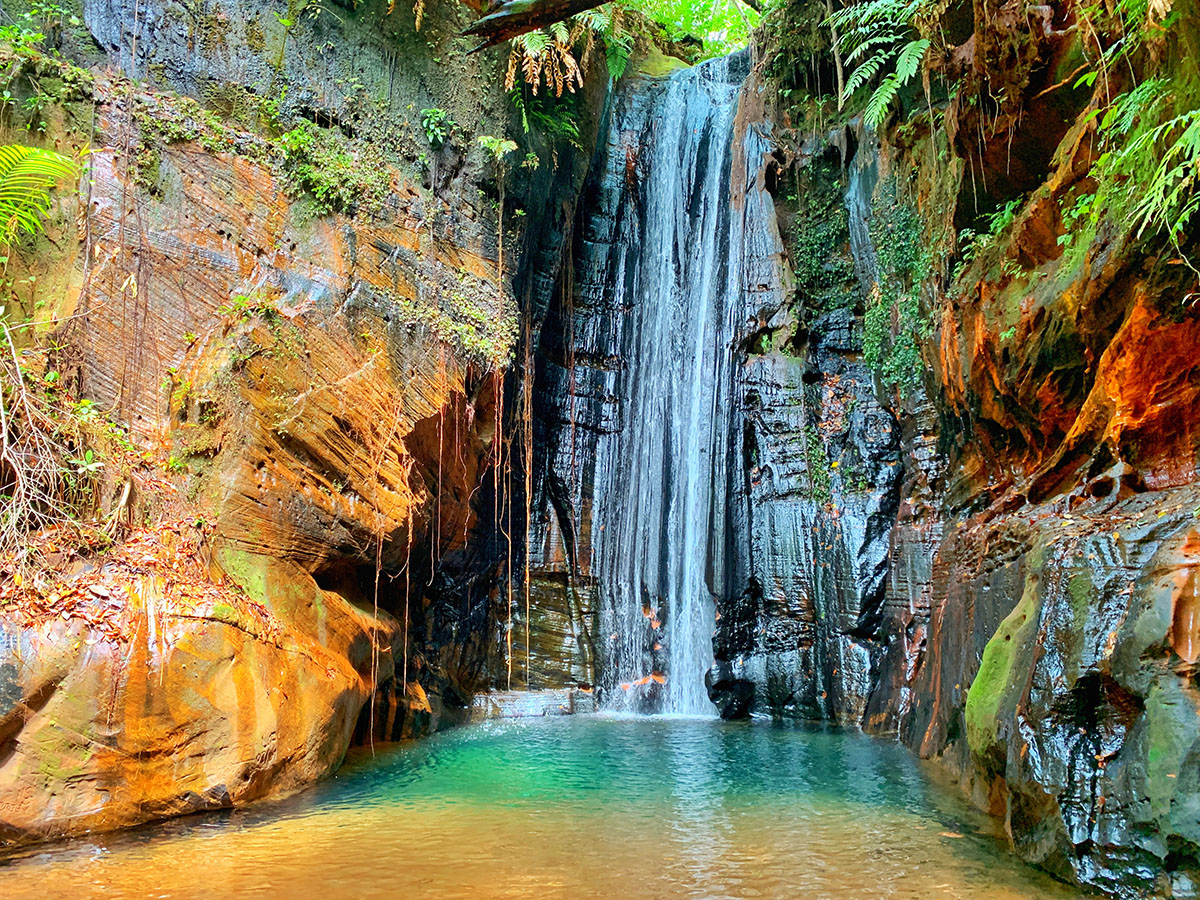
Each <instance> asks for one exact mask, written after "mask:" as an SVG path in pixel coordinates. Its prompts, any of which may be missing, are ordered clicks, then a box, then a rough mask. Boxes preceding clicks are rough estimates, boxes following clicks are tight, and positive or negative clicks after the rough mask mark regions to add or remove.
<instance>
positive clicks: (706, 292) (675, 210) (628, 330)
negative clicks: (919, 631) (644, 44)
mask: <svg viewBox="0 0 1200 900" xmlns="http://www.w3.org/2000/svg"><path fill="white" fill-rule="evenodd" d="M746 74H747V63H746V57H745V56H744V55H737V56H734V57H728V58H725V59H719V60H713V61H711V62H708V63H705V64H703V65H701V66H697V67H695V68H693V69H689V70H685V71H682V72H678V73H676V74H674V75H672V76H671V77H670V78H668V79H666V80H665V81H663V82H661V83H659V84H656V85H652V86H646V85H639V86H638V87H637V89H636V90H634V91H632V92H631V93H630V94H629V95H628V96H627V97H625V98H624V99H623V100H622V101H621V102H619V103H618V104H617V107H616V108H615V109H614V112H613V116H612V123H611V130H610V134H609V138H608V146H607V156H606V168H605V170H604V172H603V174H602V176H601V179H600V184H599V185H598V187H597V194H598V201H599V202H598V206H599V209H598V210H597V211H596V212H595V213H593V214H592V215H591V217H590V218H589V221H588V223H587V224H586V226H585V245H584V250H583V253H582V254H581V260H580V263H579V265H577V275H581V276H582V282H583V283H584V284H585V285H592V286H594V289H598V290H604V291H608V292H612V295H611V297H610V300H611V301H614V302H615V304H616V305H618V306H619V307H620V308H622V309H624V310H626V314H625V315H624V316H623V321H621V322H620V323H619V324H618V326H617V327H619V328H621V329H622V330H623V334H622V335H621V339H620V341H619V342H618V343H619V345H620V346H622V347H623V348H624V351H625V352H624V353H623V357H624V362H625V369H624V371H623V372H622V373H621V374H620V376H619V377H618V379H617V382H616V390H617V392H618V395H619V396H618V398H617V400H618V403H619V404H620V407H621V410H622V412H621V420H620V422H619V427H618V429H617V430H616V432H615V433H614V434H612V435H610V436H609V438H608V439H607V440H604V441H602V442H601V444H600V446H599V447H598V454H597V484H596V507H595V509H594V527H595V530H594V533H593V540H594V546H595V548H596V559H595V563H594V569H593V574H595V575H596V576H598V582H599V585H600V593H601V626H602V627H601V633H600V641H599V643H600V644H601V647H600V648H599V651H600V653H601V654H602V658H603V660H604V665H603V666H602V674H601V686H602V688H604V689H605V695H606V699H605V703H606V705H608V706H610V707H614V708H623V709H635V710H640V711H655V712H669V713H682V714H693V715H694V714H711V713H712V711H713V707H712V705H711V704H710V703H709V701H708V697H707V694H706V692H705V688H704V674H705V672H706V671H707V670H708V668H709V666H710V665H711V663H712V638H711V636H712V629H713V621H714V614H715V607H714V601H713V589H714V585H713V584H712V583H711V582H712V577H713V575H712V566H711V564H712V561H713V553H712V549H711V543H712V541H713V535H714V533H715V532H717V531H719V528H717V529H715V528H714V525H715V524H717V523H720V522H722V521H723V518H724V514H723V510H722V508H721V506H722V503H723V492H722V491H721V490H719V489H718V487H717V486H718V485H720V484H723V482H724V478H725V472H726V468H727V466H726V455H727V444H728V441H727V439H726V438H727V435H728V417H729V414H730V410H729V409H728V405H727V404H726V403H724V402H722V400H723V398H726V397H728V395H729V392H728V390H727V382H728V380H729V378H730V377H731V374H730V360H731V345H732V342H733V336H734V319H735V312H734V310H735V308H736V307H737V306H738V305H739V304H738V303H736V302H735V300H734V298H735V297H737V295H738V291H739V288H740V286H739V284H737V281H738V278H737V277H736V276H734V275H732V274H731V272H732V268H731V266H730V235H731V220H732V206H731V202H730V172H731V164H732V147H731V144H732V135H733V120H734V116H735V113H736V109H737V97H738V93H739V89H740V85H741V82H742V81H743V80H744V78H745V76H746ZM580 268H582V269H583V270H584V271H583V272H582V273H580V272H579V269H580Z"/></svg>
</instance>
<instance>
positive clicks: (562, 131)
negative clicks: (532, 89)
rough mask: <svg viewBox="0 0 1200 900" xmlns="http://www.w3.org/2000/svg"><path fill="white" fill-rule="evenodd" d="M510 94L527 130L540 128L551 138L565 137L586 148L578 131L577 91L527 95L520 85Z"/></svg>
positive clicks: (554, 139) (567, 140)
mask: <svg viewBox="0 0 1200 900" xmlns="http://www.w3.org/2000/svg"><path fill="white" fill-rule="evenodd" d="M509 96H510V97H512V101H513V106H514V107H515V108H516V110H517V115H519V116H520V117H521V129H522V130H523V131H524V132H525V134H529V133H530V132H533V131H537V132H540V133H541V134H542V135H544V136H545V137H547V138H548V139H550V140H551V141H562V142H565V143H567V144H569V145H570V146H572V147H574V148H575V149H577V150H582V149H583V144H582V142H581V140H580V132H579V100H578V97H577V96H576V95H575V94H568V95H566V96H563V97H554V96H548V95H546V94H533V95H532V96H527V95H526V92H525V91H524V90H523V89H522V88H521V86H520V85H518V86H517V87H515V88H514V89H513V90H512V92H511V93H510V95H509ZM533 168H536V166H533Z"/></svg>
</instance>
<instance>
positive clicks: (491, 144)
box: [475, 134, 517, 165]
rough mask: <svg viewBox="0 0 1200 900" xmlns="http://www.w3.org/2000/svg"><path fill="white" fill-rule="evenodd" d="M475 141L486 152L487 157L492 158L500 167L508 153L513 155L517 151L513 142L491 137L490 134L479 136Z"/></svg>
mask: <svg viewBox="0 0 1200 900" xmlns="http://www.w3.org/2000/svg"><path fill="white" fill-rule="evenodd" d="M475 141H476V143H478V144H479V146H480V147H482V148H483V149H484V150H486V151H487V152H488V155H490V156H491V157H492V159H493V160H494V161H495V162H496V164H497V165H502V164H503V163H504V157H506V156H508V154H510V153H515V152H516V150H517V144H516V142H515V141H510V140H508V139H507V138H498V137H493V136H492V135H490V134H483V135H480V136H479V137H478V138H476V139H475Z"/></svg>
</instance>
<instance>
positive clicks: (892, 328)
mask: <svg viewBox="0 0 1200 900" xmlns="http://www.w3.org/2000/svg"><path fill="white" fill-rule="evenodd" d="M871 212H872V215H871V238H872V242H873V243H874V245H875V253H876V257H877V262H878V265H879V274H878V280H877V281H876V285H875V288H876V289H875V291H874V292H873V295H872V297H871V298H870V300H869V302H868V303H867V309H866V313H865V315H864V316H863V359H864V360H865V361H866V363H867V364H868V365H870V366H871V367H872V368H873V369H874V370H875V371H876V373H878V375H879V377H880V379H881V380H882V381H883V383H884V384H885V385H886V386H887V387H889V388H891V389H893V390H896V391H898V392H899V393H900V396H901V397H905V396H907V395H908V394H909V393H911V391H912V390H913V389H915V388H916V387H917V386H918V385H919V384H920V377H921V372H922V371H923V369H924V364H923V362H922V359H921V343H922V341H924V340H925V339H926V338H928V337H929V336H930V334H932V332H933V323H932V321H931V320H930V317H929V315H928V314H927V313H924V312H923V311H922V309H921V284H922V282H924V281H925V279H926V278H928V277H929V274H930V270H931V267H932V258H931V254H930V250H929V248H928V246H927V242H926V241H925V240H924V233H923V232H924V229H923V225H922V222H921V219H920V216H918V215H917V212H916V210H914V209H913V208H912V207H911V206H909V205H908V204H907V203H905V202H903V201H902V200H900V199H899V198H898V197H897V196H896V192H895V186H894V183H893V182H888V183H887V184H886V185H885V187H884V189H883V191H882V193H881V196H880V198H878V199H877V200H876V202H875V203H874V204H873V206H872V211H871Z"/></svg>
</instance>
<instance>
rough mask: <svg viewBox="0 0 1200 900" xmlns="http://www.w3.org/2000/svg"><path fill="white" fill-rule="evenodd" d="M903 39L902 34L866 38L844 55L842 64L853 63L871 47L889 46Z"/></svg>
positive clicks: (890, 33) (892, 33) (877, 35)
mask: <svg viewBox="0 0 1200 900" xmlns="http://www.w3.org/2000/svg"><path fill="white" fill-rule="evenodd" d="M903 37H904V35H903V34H899V33H894V32H888V33H887V34H876V35H872V36H870V37H868V38H867V39H866V40H865V41H863V42H862V43H860V44H856V45H855V46H854V47H853V48H850V51H849V52H848V53H847V54H846V58H845V59H844V60H842V62H843V63H844V64H846V65H849V64H850V63H852V62H854V61H855V60H856V59H858V58H859V57H860V56H862V55H863V54H864V53H866V52H867V51H868V50H870V49H871V48H872V47H881V46H890V45H892V44H895V43H897V42H899V41H900V40H901V39H902V38H903Z"/></svg>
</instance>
